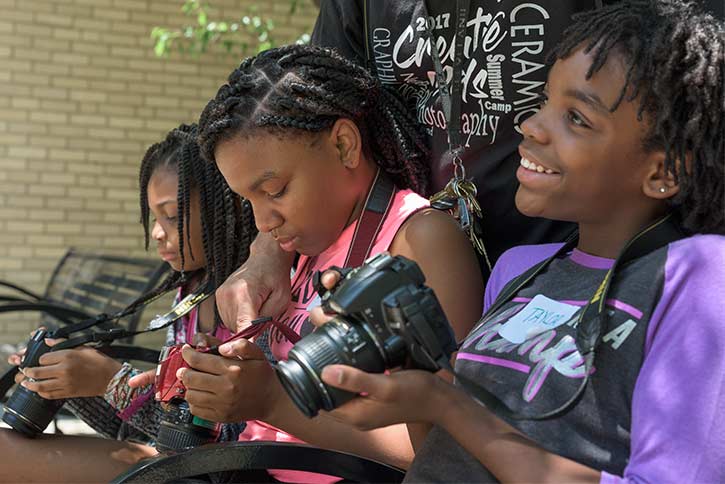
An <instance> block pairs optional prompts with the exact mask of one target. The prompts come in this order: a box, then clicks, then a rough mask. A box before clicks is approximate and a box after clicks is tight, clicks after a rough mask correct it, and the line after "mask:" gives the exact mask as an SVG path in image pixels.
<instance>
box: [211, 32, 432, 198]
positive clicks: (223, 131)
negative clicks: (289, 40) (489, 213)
mask: <svg viewBox="0 0 725 484" xmlns="http://www.w3.org/2000/svg"><path fill="white" fill-rule="evenodd" d="M340 118H347V119H350V120H352V121H353V122H355V123H356V125H357V126H358V129H359V130H360V133H361V136H362V145H363V149H364V153H365V154H366V156H368V157H369V158H370V159H372V160H373V161H374V162H375V163H376V164H377V165H378V166H380V168H381V169H382V170H383V171H385V172H386V173H387V174H388V175H389V176H390V177H391V178H392V179H393V181H394V182H395V183H396V185H397V186H398V187H400V188H411V189H413V190H415V191H417V192H418V193H421V194H423V195H426V194H427V192H428V180H429V171H430V167H429V165H428V163H427V160H428V157H429V153H430V152H429V148H428V145H427V141H426V137H425V136H424V135H423V133H422V132H421V130H420V127H419V125H418V124H417V123H416V122H415V119H414V118H413V117H412V114H411V113H410V111H409V110H408V109H406V107H405V104H404V103H403V102H402V101H401V100H400V99H399V98H398V97H397V94H396V93H394V91H392V90H389V89H388V88H386V87H384V86H382V85H381V84H380V82H379V81H378V80H377V79H376V78H375V77H373V76H372V75H371V74H370V73H369V72H367V71H366V70H365V69H364V68H362V67H360V66H358V65H357V64H355V63H353V62H351V61H349V60H347V59H345V58H343V57H341V56H339V55H338V54H337V53H335V52H334V51H333V50H331V49H323V48H319V47H312V46H303V45H289V46H285V47H280V48H277V49H270V50H267V51H265V52H262V53H261V54H259V55H257V56H256V57H252V58H249V59H246V60H245V61H244V62H242V63H241V65H240V66H239V67H238V68H237V69H235V70H234V71H233V72H232V73H231V74H230V76H229V79H228V83H227V84H225V85H224V86H222V87H221V88H220V89H219V91H218V92H217V95H216V97H215V98H214V99H212V100H211V101H210V102H209V103H208V104H207V106H206V108H205V109H204V111H203V112H202V114H201V117H200V120H199V131H200V134H199V143H200V145H201V149H202V154H203V155H204V157H205V158H207V159H208V160H210V161H214V150H215V148H216V147H217V145H218V144H219V143H221V142H223V141H225V140H227V139H230V138H232V137H233V136H236V135H241V136H244V137H248V136H252V135H254V134H256V133H257V132H258V131H260V130H261V131H267V132H271V133H274V134H277V135H285V134H287V135H292V134H296V133H293V132H292V130H297V131H304V132H312V133H315V132H320V131H323V130H325V129H328V128H330V127H331V126H332V125H333V124H334V123H335V121H337V120H338V119H340Z"/></svg>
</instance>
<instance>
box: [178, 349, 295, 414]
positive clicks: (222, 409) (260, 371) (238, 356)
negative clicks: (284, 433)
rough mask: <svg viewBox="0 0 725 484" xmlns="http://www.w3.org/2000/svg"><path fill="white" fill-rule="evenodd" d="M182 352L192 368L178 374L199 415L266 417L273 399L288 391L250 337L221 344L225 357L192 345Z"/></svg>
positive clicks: (190, 404)
mask: <svg viewBox="0 0 725 484" xmlns="http://www.w3.org/2000/svg"><path fill="white" fill-rule="evenodd" d="M182 354H183V357H184V360H186V362H187V363H188V364H189V366H191V368H182V369H181V370H179V373H178V374H177V377H179V378H180V379H181V381H182V382H183V383H184V386H185V387H186V401H187V402H188V403H189V407H190V409H191V412H192V413H193V414H194V415H196V416H198V417H201V418H204V419H207V420H212V421H215V422H241V421H243V420H250V419H259V420H265V419H266V418H267V412H268V411H269V410H270V408H271V406H272V402H274V401H275V400H278V396H279V395H280V394H281V393H283V392H284V391H283V390H282V388H281V386H280V385H279V383H278V381H277V377H276V376H275V374H274V370H273V369H272V366H271V365H270V364H269V362H268V361H267V359H266V358H265V356H264V353H263V352H262V350H261V349H260V348H259V346H257V345H256V344H254V343H253V342H251V341H249V340H246V339H239V340H236V341H231V342H229V343H226V344H223V345H221V346H220V347H219V354H220V355H221V356H217V355H213V354H208V353H200V352H198V351H195V350H194V348H192V347H191V346H188V345H186V346H185V347H184V349H183V350H182Z"/></svg>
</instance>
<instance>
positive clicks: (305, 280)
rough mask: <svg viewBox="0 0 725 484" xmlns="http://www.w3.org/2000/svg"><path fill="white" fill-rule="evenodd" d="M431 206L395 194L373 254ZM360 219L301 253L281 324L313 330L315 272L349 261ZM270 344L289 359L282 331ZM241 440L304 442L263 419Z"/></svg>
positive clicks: (317, 477) (313, 478)
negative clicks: (318, 248)
mask: <svg viewBox="0 0 725 484" xmlns="http://www.w3.org/2000/svg"><path fill="white" fill-rule="evenodd" d="M428 206H429V203H428V200H426V199H425V198H423V197H421V196H420V195H418V194H416V193H415V192H413V191H411V190H399V191H398V192H397V193H396V194H395V196H394V197H393V203H392V205H391V207H390V210H389V212H388V214H387V216H386V217H385V220H384V222H383V225H382V227H381V228H380V231H379V232H378V235H377V237H376V239H375V242H374V243H373V247H372V249H371V250H370V254H369V256H370V257H372V256H374V255H376V254H379V253H380V252H384V251H386V250H388V249H389V248H390V244H391V243H392V242H393V239H394V238H395V235H396V234H397V233H398V230H399V229H400V227H401V226H402V225H403V223H404V222H405V221H406V220H407V219H408V217H410V216H411V215H412V214H413V213H415V212H416V211H418V210H420V209H422V208H426V207H428ZM356 225H357V222H354V223H352V224H350V225H349V226H348V227H347V228H345V230H344V231H343V232H342V234H341V235H340V237H339V238H338V239H337V240H336V241H335V243H333V244H332V245H331V246H330V247H328V248H327V250H325V251H324V252H322V253H321V254H319V255H317V256H313V257H307V256H304V255H302V256H300V258H299V261H298V262H297V267H296V270H295V274H294V276H293V277H292V299H291V301H290V304H289V306H288V307H287V310H286V311H285V312H284V313H282V315H281V316H280V317H279V321H280V322H281V323H284V324H287V325H288V326H290V327H291V328H292V329H293V330H294V331H295V332H296V333H297V334H299V335H301V336H303V337H304V336H305V335H306V334H308V333H310V332H311V331H312V329H313V326H312V324H311V323H310V322H309V321H308V320H307V317H308V315H309V312H310V310H311V309H312V308H314V307H316V306H319V305H320V298H319V296H318V295H317V293H316V292H315V290H314V288H313V286H312V275H313V274H314V273H315V271H318V270H323V269H327V268H328V267H330V266H332V265H336V266H342V265H343V264H344V263H345V258H346V256H347V252H348V249H349V248H350V245H351V243H352V237H353V234H354V233H355V226H356ZM269 346H270V349H271V350H272V354H273V355H274V357H275V358H276V359H277V360H286V359H287V353H289V350H290V348H292V343H290V342H289V341H288V340H287V339H286V338H285V337H284V336H282V334H281V333H280V332H279V331H278V330H276V329H275V328H272V330H271V331H270V335H269ZM239 440H240V441H252V440H259V441H277V442H298V443H304V442H302V441H301V440H299V439H297V438H295V437H294V436H292V435H290V434H288V433H286V432H284V431H282V430H280V429H277V428H275V427H273V426H271V425H267V424H266V423H264V422H261V421H259V420H252V421H249V422H247V427H246V428H245V429H244V432H242V434H240V436H239ZM269 473H270V474H271V475H272V477H274V478H275V479H277V480H279V481H283V482H299V483H330V482H336V481H338V480H339V478H336V477H331V476H325V475H322V474H314V473H311V472H301V471H285V470H273V469H272V470H269Z"/></svg>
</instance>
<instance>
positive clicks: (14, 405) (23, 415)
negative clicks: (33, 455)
mask: <svg viewBox="0 0 725 484" xmlns="http://www.w3.org/2000/svg"><path fill="white" fill-rule="evenodd" d="M64 402H65V400H46V399H45V398H43V397H41V396H39V395H38V394H37V393H35V392H32V391H30V390H28V389H27V388H25V387H21V386H18V387H17V388H16V389H15V391H14V392H13V393H12V395H10V398H9V399H8V401H7V403H6V404H5V412H4V413H3V422H5V423H6V424H8V425H9V426H10V427H12V428H13V429H14V430H16V431H18V432H20V433H21V434H23V435H26V436H28V437H35V436H36V435H38V434H42V433H43V431H44V430H45V428H46V427H47V426H48V424H49V423H50V421H51V420H53V417H55V414H56V413H58V410H60V407H62V406H63V403H64Z"/></svg>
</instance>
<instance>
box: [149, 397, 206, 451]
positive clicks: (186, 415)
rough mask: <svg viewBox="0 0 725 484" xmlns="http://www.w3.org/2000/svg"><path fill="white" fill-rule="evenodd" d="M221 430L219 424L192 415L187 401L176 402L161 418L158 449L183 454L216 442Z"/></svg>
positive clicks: (171, 404)
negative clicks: (182, 452)
mask: <svg viewBox="0 0 725 484" xmlns="http://www.w3.org/2000/svg"><path fill="white" fill-rule="evenodd" d="M219 430H220V425H219V424H218V423H216V422H211V421H209V420H205V419H203V418H199V417H196V416H194V415H192V413H191V410H189V404H188V403H187V402H186V401H185V400H174V401H172V402H171V403H169V404H168V406H167V408H166V410H165V411H164V414H163V416H162V418H161V423H160V425H159V434H158V436H157V437H156V447H157V448H158V449H159V451H161V452H167V453H173V452H181V451H184V450H188V449H191V448H194V447H198V446H200V445H204V444H208V443H210V442H214V441H216V439H217V438H218V437H219Z"/></svg>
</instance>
